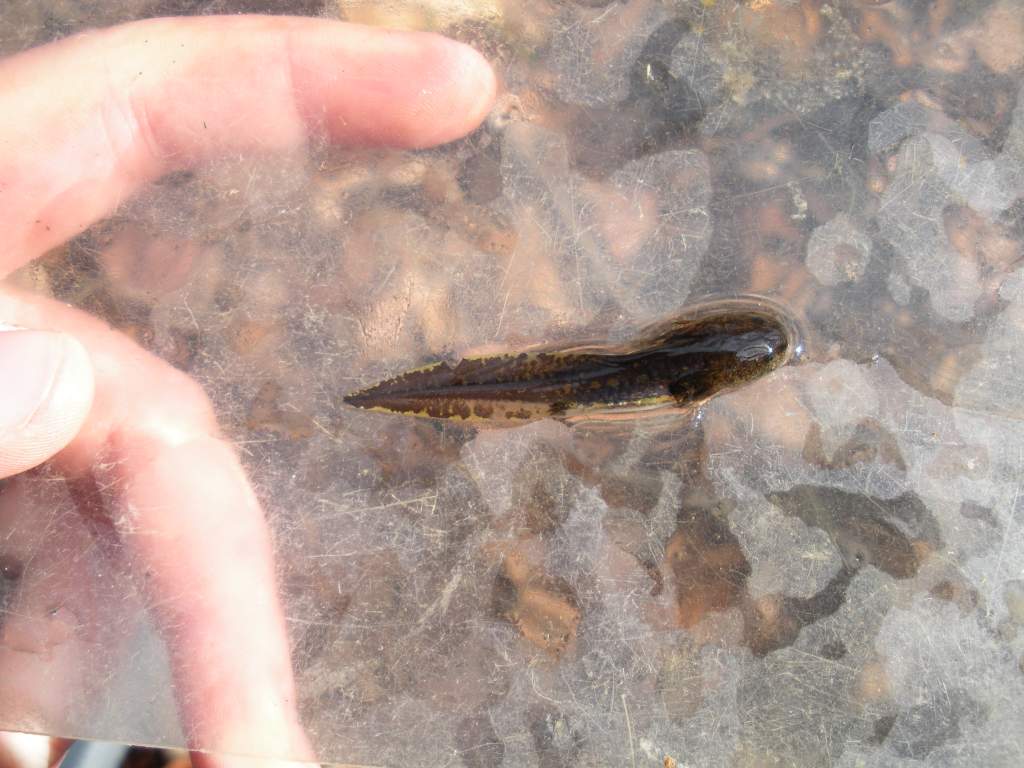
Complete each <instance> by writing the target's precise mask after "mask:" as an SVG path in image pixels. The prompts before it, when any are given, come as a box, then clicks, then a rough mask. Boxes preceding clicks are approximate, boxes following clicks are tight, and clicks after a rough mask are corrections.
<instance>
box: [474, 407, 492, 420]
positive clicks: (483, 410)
mask: <svg viewBox="0 0 1024 768" xmlns="http://www.w3.org/2000/svg"><path fill="white" fill-rule="evenodd" d="M473 412H474V413H475V414H476V415H477V416H479V417H480V418H481V419H489V418H491V416H493V415H494V406H493V405H488V404H486V403H477V404H476V405H474V406H473Z"/></svg>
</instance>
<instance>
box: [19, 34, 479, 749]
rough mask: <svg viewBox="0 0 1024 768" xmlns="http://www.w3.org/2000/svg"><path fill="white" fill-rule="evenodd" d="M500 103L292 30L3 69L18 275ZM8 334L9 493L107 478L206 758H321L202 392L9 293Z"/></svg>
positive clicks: (35, 53) (450, 65)
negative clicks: (195, 181)
mask: <svg viewBox="0 0 1024 768" xmlns="http://www.w3.org/2000/svg"><path fill="white" fill-rule="evenodd" d="M495 87H496V86H495V79H494V75H493V73H492V71H491V69H490V67H489V66H488V65H487V63H486V62H485V61H484V60H483V58H482V57H480V56H479V54H477V53H476V52H474V51H473V50H472V49H470V48H468V47H466V46H463V45H460V44H458V43H454V42H452V41H449V40H446V39H444V38H441V37H438V36H434V35H425V34H410V33H397V32H387V31H382V30H374V29H369V28H364V27H359V26H354V25H346V24H342V23H337V22H329V21H322V20H308V19H287V18H275V17H244V16H243V17H231V18H217V17H209V18H197V19H158V20H152V21H146V22H140V23H135V24H129V25H125V26H121V27H116V28H113V29H109V30H104V31H99V32H92V33H88V34H84V35H79V36H76V37H73V38H69V39H66V40H63V41H60V42H58V43H55V44H52V45H49V46H45V47H42V48H38V49H34V50H30V51H27V52H25V53H22V54H19V55H17V56H14V57H11V58H9V59H6V60H4V61H0V115H4V116H5V117H4V119H3V120H0V273H2V274H3V275H6V274H9V273H10V272H12V271H13V270H15V269H17V268H18V267H20V266H22V265H24V264H26V263H27V262H29V261H31V260H32V259H34V258H37V257H39V256H40V255H42V254H43V253H45V252H46V251H47V250H49V249H51V248H53V247H55V246H57V245H59V244H61V243H62V242H64V241H66V240H67V239H69V238H71V237H73V236H74V235H76V234H78V233H80V232H82V231H83V230H84V229H86V228H87V227H88V226H89V225H90V224H92V223H94V222H96V221H97V220H99V219H102V218H103V217H104V216H106V215H108V214H110V213H111V212H112V211H113V210H114V209H115V208H116V207H117V206H118V204H119V203H120V202H121V201H123V200H125V199H126V198H127V197H129V196H130V195H132V194H133V193H134V192H135V191H137V190H138V189H140V188H141V187H142V186H144V185H145V184H147V183H149V182H151V181H153V180H155V179H157V178H159V177H160V176H162V175H164V174H166V173H168V172H171V171H175V170H181V169H184V168H188V167H192V166H195V165H197V164H201V163H203V162H205V161H208V160H212V159H215V158H217V157H219V156H223V155H237V154H239V153H273V152H281V151H289V150H296V149H301V147H302V146H303V145H304V144H305V143H306V142H307V141H308V140H309V139H310V138H311V137H316V136H326V137H327V138H328V139H329V140H330V141H331V142H334V143H336V144H340V145H346V146H361V145H388V146H396V147H409V148H417V147H426V146H431V145H435V144H440V143H444V142H446V141H450V140H453V139H456V138H458V137H460V136H462V135H464V134H466V133H468V132H469V131H471V130H473V128H475V127H476V126H477V125H478V124H479V123H480V121H481V120H482V119H483V117H484V116H485V115H486V113H487V111H488V110H489V109H490V107H491V105H492V103H493V100H494V95H495ZM0 323H2V324H5V325H8V326H15V327H17V328H20V329H25V330H8V331H4V332H2V333H0V477H11V476H14V475H16V474H18V473H20V472H23V471H25V470H27V469H30V468H32V467H35V466H37V465H39V464H40V463H42V462H45V461H47V460H49V459H53V460H54V462H55V466H56V467H57V468H59V470H60V471H61V472H63V473H65V474H66V475H67V476H69V477H71V478H74V477H78V476H81V475H83V474H84V473H87V472H92V473H95V472H96V471H97V470H96V467H97V466H98V465H102V467H106V468H107V469H105V470H102V471H101V473H100V474H101V476H100V477H99V478H98V481H99V482H101V483H103V484H104V485H108V484H109V487H113V488H116V489H117V490H118V493H119V495H120V496H121V502H122V503H123V504H125V505H128V507H130V508H131V509H133V510H134V511H135V514H136V515H137V516H138V525H137V526H136V529H137V530H144V531H146V532H147V534H148V535H123V536H122V541H121V544H122V545H123V547H124V548H125V549H126V550H128V551H129V553H130V557H129V561H130V562H132V563H133V567H135V568H137V569H142V570H144V571H145V580H144V581H145V584H146V585H147V589H148V590H149V602H150V604H151V605H152V606H153V614H154V616H153V619H154V621H155V623H156V625H157V626H158V628H159V629H160V631H161V633H162V634H163V636H164V640H165V642H166V644H167V647H168V649H169V652H170V658H171V667H172V674H173V677H174V685H175V692H176V697H177V700H178V703H179V711H180V717H181V720H182V723H183V725H184V730H185V732H186V734H187V738H188V739H189V740H190V743H191V744H192V745H195V746H200V745H201V746H207V745H216V746H217V747H218V748H220V749H223V750H227V751H237V752H241V753H247V754H257V755H266V756H275V757H287V758H290V759H298V760H312V759H315V755H314V754H313V751H312V749H311V746H310V744H309V742H308V740H307V738H306V736H305V734H304V733H303V730H302V727H301V725H300V723H299V719H298V715H297V712H296V697H295V691H294V683H293V679H292V673H291V663H290V659H289V650H288V643H287V638H286V630H285V621H284V616H283V612H282V607H281V604H280V602H279V600H278V597H277V588H276V583H275V578H274V565H273V559H272V547H271V541H270V535H269V532H268V529H267V527H266V523H265V520H264V514H263V511H262V510H261V509H260V506H259V504H258V502H257V500H256V497H255V495H254V493H253V491H252V489H251V487H250V485H249V481H248V479H247V477H246V474H245V471H244V469H243V467H242V465H241V463H240V461H239V458H238V455H237V452H236V451H235V450H234V448H233V446H232V445H231V444H229V443H228V442H226V441H225V440H224V438H223V437H222V435H221V433H220V431H219V429H218V425H217V418H216V415H215V414H214V412H213V410H212V408H211V406H210V404H209V402H208V400H207V398H206V396H205V394H204V393H203V390H202V389H201V388H200V387H199V386H198V385H197V384H196V383H195V382H194V381H192V380H191V379H189V378H188V377H187V376H186V375H184V374H182V373H180V372H179V371H177V370H176V369H174V368H172V367H171V366H169V365H168V364H166V363H164V362H162V361H161V360H159V359H157V358H155V357H153V356H151V355H149V354H148V353H147V352H145V351H144V350H142V349H141V348H139V347H138V346H136V345H135V344H134V343H133V342H132V341H130V340H129V339H128V338H127V337H125V336H123V335H121V334H120V333H118V332H116V331H114V330H112V329H111V328H109V327H108V326H107V325H106V324H105V323H103V322H102V321H100V320H98V319H96V318H94V317H91V316H89V315H86V314H84V313H82V312H80V311H78V310H76V309H73V308H71V307H68V306H65V305H62V304H59V303H57V302H54V301H52V300H48V299H45V298H43V297H41V296H36V295H30V294H25V293H18V292H15V291H13V290H11V289H10V288H9V287H5V286H0ZM183 479H187V481H183ZM168 542H174V545H173V546H168ZM195 759H196V761H197V762H199V763H203V764H206V765H217V766H223V765H226V764H227V763H228V762H230V760H229V758H226V757H223V756H221V757H212V756H203V755H201V754H198V753H197V754H196V755H195Z"/></svg>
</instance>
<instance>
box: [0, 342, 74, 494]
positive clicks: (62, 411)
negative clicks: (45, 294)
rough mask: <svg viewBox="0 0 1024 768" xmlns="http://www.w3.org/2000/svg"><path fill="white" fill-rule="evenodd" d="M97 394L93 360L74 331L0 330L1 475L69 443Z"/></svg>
mask: <svg viewBox="0 0 1024 768" xmlns="http://www.w3.org/2000/svg"><path fill="white" fill-rule="evenodd" d="M0 328H2V326H0ZM92 394H93V373H92V363H91V361H90V360H89V355H88V354H87V353H86V351H85V349H84V348H83V347H82V345H81V344H79V343H78V342H77V341H76V340H75V339H73V338H72V337H71V336H68V335H67V334H64V333H53V332H50V331H21V330H2V331H0V478H3V477H9V476H10V475H14V474H17V473H18V472H23V471H25V470H26V469H31V468H32V467H34V466H36V465H37V464H41V463H42V462H44V461H46V460H47V459H48V458H50V457H51V456H53V455H54V454H55V453H57V452H58V451H60V450H61V449H62V448H63V447H64V446H65V445H67V444H68V443H69V442H70V441H71V439H72V438H74V436H75V435H76V434H78V430H79V429H81V427H82V423H83V422H84V421H85V417H86V416H87V415H88V413H89V408H90V406H91V405H92Z"/></svg>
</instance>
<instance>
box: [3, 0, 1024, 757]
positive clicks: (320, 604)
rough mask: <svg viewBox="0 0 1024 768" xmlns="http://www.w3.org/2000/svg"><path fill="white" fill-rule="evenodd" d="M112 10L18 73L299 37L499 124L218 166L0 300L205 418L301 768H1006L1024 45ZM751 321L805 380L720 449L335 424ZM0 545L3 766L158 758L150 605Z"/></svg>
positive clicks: (1021, 13)
mask: <svg viewBox="0 0 1024 768" xmlns="http://www.w3.org/2000/svg"><path fill="white" fill-rule="evenodd" d="M96 8H97V6H96V4H93V3H86V2H76V1H75V0H68V1H66V2H64V1H62V2H56V1H55V0H46V1H45V2H40V1H39V0H31V1H30V0H15V1H14V2H8V3H6V4H5V6H4V9H3V11H2V12H0V45H2V46H3V50H4V52H6V53H9V52H13V51H16V50H19V49H21V48H24V47H26V46H28V45H31V44H34V43H38V42H42V41H45V40H49V39H53V38H54V37H57V36H60V35H62V34H66V33H69V32H73V31H75V30H77V29H80V28H82V27H83V26H87V25H89V24H95V25H103V24H110V23H114V22H117V21H120V20H126V19H131V18H139V17H143V16H148V15H156V14H166V13H173V12H182V13H208V12H220V11H236V10H255V11H260V12H265V11H284V10H292V11H294V12H296V13H305V14H311V15H323V16H328V17H335V18H337V17H345V18H349V19H353V20H356V21H365V22H368V23H375V24H385V25H397V26H405V27H411V28H422V29H435V30H438V31H442V32H445V33H448V34H450V35H453V36H455V37H458V38H460V39H463V40H465V41H468V42H470V43H473V44H475V45H477V46H478V47H479V48H480V50H482V51H483V52H485V54H486V55H487V56H488V57H489V58H490V59H491V60H492V61H493V62H494V65H495V67H496V69H497V70H498V71H499V73H500V75H501V78H502V82H503V94H502V97H501V100H500V102H499V104H498V106H497V107H496V109H495V111H494V113H493V114H492V115H491V116H490V118H489V119H488V121H487V123H486V124H485V125H484V126H483V127H482V128H481V129H480V130H479V131H478V132H476V133H475V134H473V135H472V136H470V137H469V138H467V139H466V140H463V141H460V142H458V143H456V144H454V145H451V146H448V147H445V148H442V149H439V150H436V151H429V152H422V153H409V154H401V153H394V154H377V155H373V156H365V155H357V156H352V155H342V154H340V153H337V152H332V151H330V150H329V149H326V148H323V147H315V148H313V149H311V150H310V152H309V154H308V156H306V157H303V158H290V159H282V158H278V159H266V158H264V159H261V160H258V161H257V160H245V159H235V160H232V161H230V162H229V161H225V162H222V163H219V164H216V165H213V166H208V167H205V168H202V169H200V170H198V171H197V172H195V173H194V174H191V175H188V176H178V177H175V178H172V179H167V180H164V181H162V182H160V183H158V184H155V185H153V186H152V187H151V188H150V189H148V190H146V191H145V192H144V193H143V194H142V195H141V196H139V197H138V198H136V199H134V200H132V201H130V202H127V203H125V205H124V206H123V207H122V208H121V209H120V210H119V211H118V212H117V214H116V215H115V216H114V217H113V218H112V219H111V220H109V221H107V222H104V223H103V224H101V225H99V226H97V227H94V228H93V229H92V230H90V231H89V232H87V233H85V234H84V235H82V236H81V237H80V238H78V239H76V240H75V241H74V242H72V243H70V244H69V245H68V246H67V247H66V248H63V249H61V250H60V251H58V252H57V253H55V254H52V255H51V257H50V258H48V259H47V260H46V261H45V262H44V263H41V264H37V265H36V266H35V267H32V268H29V269H26V270H23V271H22V273H20V274H19V275H17V276H16V277H15V280H17V281H18V282H19V283H20V284H22V285H28V286H30V287H31V288H33V289H34V290H38V291H42V292H46V293H49V294H51V295H54V296H57V297H59V298H61V299H63V300H66V301H69V302H71V303H73V304H76V305H78V306H82V307H85V308H87V309H89V310H90V311H92V312H95V313H97V314H100V315H102V316H104V317H105V318H106V319H107V320H109V321H110V322H111V323H113V324H114V325H115V327H118V328H119V329H121V330H123V331H124V332H125V333H129V334H131V335H132V336H133V337H134V338H136V339H137V340H138V341H139V343H141V344H142V345H143V346H145V347H147V348H148V349H150V350H151V351H152V352H153V353H154V354H157V355H159V356H161V357H163V358H165V359H167V360H170V361H171V362H173V363H174V364H175V365H176V366H178V367H179V368H181V369H183V370H186V371H187V372H189V373H190V374H191V375H192V376H193V377H195V379H196V380H197V381H199V382H200V383H201V384H202V386H203V387H204V389H205V390H206V392H207V393H208V395H209V397H210V398H211V400H212V401H213V403H214V404H215V407H216V409H217V413H218V416H219V419H220V422H221V424H222V426H223V428H224V430H225V431H226V432H227V433H228V434H230V435H231V436H232V439H233V440H234V441H235V442H236V443H237V445H238V446H239V450H240V451H242V453H243V456H244V461H245V465H246V468H247V471H248V472H249V473H250V476H251V478H252V479H253V482H254V485H255V486H256V487H257V489H259V493H260V496H261V501H262V502H263V504H264V506H265V509H266V511H267V515H268V517H269V519H270V521H271V524H272V526H273V530H274V534H275V536H276V542H277V544H276V546H277V569H278V572H279V576H280V584H281V590H282V594H283V596H284V602H285V606H286V613H287V617H288V622H289V632H290V633H291V641H292V645H293V649H294V651H293V653H294V660H293V661H294V667H295V669H296V674H297V680H298V689H299V697H300V706H301V712H302V717H303V722H304V724H305V725H306V727H307V729H308V731H309V734H310V736H311V739H312V741H313V743H314V745H315V747H316V749H317V750H318V755H319V757H320V759H322V760H324V761H344V762H351V763H357V764H366V765H417V766H418V765H423V766H428V765H429V766H442V765H444V766H465V767H466V768H497V767H498V766H507V767H509V768H512V767H518V766H538V767H539V768H560V767H563V766H576V765H590V766H652V767H653V766H673V765H680V766H682V765H686V766H769V765H799V766H912V765H922V764H928V765H935V766H978V765H985V766H1016V765H1021V764H1024V707H1022V706H1021V705H1022V702H1024V513H1022V510H1021V508H1022V507H1024V497H1022V494H1021V493H1020V490H1021V478H1022V477H1024V421H1022V419H1024V383H1022V376H1021V372H1022V371H1024V269H1022V268H1021V266H1020V265H1021V263H1022V256H1024V246H1022V241H1024V197H1022V196H1024V90H1022V87H1024V74H1022V72H1024V53H1022V51H1024V4H1022V3H1021V2H1020V1H1019V0H997V1H995V2H989V1H988V0H979V2H975V3H960V4H957V3H942V2H939V3H931V4H923V3H916V2H909V1H906V2H904V1H902V0H892V2H888V3H877V2H874V0H835V1H834V2H828V1H826V2H816V1H815V0H806V1H804V2H797V0H793V2H788V1H784V0H756V2H755V1H753V0H752V1H750V2H742V3H740V2H734V0H717V2H716V1H715V0H705V2H703V3H686V2H655V1H654V0H628V1H624V2H609V1H608V0H605V2H601V1H600V0H590V1H589V2H583V1H582V0H581V1H580V2H568V1H563V2H554V1H553V0H552V2H536V3H528V4H524V3H519V2H510V1H505V0H439V1H438V2H436V3H431V2H423V3H413V2H409V3H405V2H396V3H369V2H357V1H355V0H341V2H339V3H320V2H312V3H310V2H298V3H295V4H289V3H287V2H281V3H248V4H247V3H243V2H232V1H231V0H217V1H216V2H201V1H192V2H184V0H182V2H177V3H176V2H163V1H161V2H157V1H156V0H153V1H152V2H146V1H144V0H140V1H138V2H119V3H109V4H103V10H102V11H98V10H97V9H96ZM171 252H173V253H179V254H187V256H188V259H190V264H191V266H190V267H189V268H187V269H185V270H182V271H180V273H173V274H168V273H167V272H164V273H155V272H154V271H153V270H152V269H151V267H152V264H153V261H152V260H153V259H157V260H158V259H159V258H162V255H163V254H167V253H171ZM140 254H141V255H140ZM146 254H150V256H149V257H147V255H146ZM147 258H150V261H148V262H147ZM738 291H749V292H757V293H761V294H764V295H768V296H771V297H773V298H775V299H777V300H779V301H781V302H783V303H785V304H786V305H787V306H789V307H791V308H792V310H793V312H794V313H796V314H797V315H798V316H799V317H800V319H801V321H802V322H803V323H804V325H805V327H806V330H807V351H808V358H809V359H808V362H806V363H804V364H802V365H797V366H791V367H787V368H786V369H784V370H782V371H780V372H778V373H776V374H774V375H772V376H771V377H769V378H767V379H765V380H762V381H759V382H757V383H755V384H754V385H752V386H750V387H749V388H746V389H742V390H740V391H737V392H735V393H733V394H729V395H727V396H724V397H722V398H720V399H719V400H717V401H715V402H713V403H712V404H711V405H710V406H709V407H707V408H706V409H705V412H704V413H703V417H702V418H701V419H696V418H693V415H689V416H682V417H680V418H679V419H677V420H675V421H673V422H670V423H663V422H658V423H655V424H648V425H642V426H637V427H635V428H633V427H629V426H626V427H621V428H616V429H591V428H587V427H579V426H577V427H573V428H569V427H566V426H564V425H561V424H557V423H554V422H542V423H538V424H534V425H531V426H528V427H524V428H520V429H511V430H502V431H479V432H476V431H474V430H472V429H464V428H459V427H456V426H437V425H434V424H432V423H429V422H422V421H416V420H408V419H403V418H396V417H391V416H387V415H383V414H375V413H365V412H359V411H356V410H354V409H348V408H346V407H344V405H343V404H342V403H341V400H340V397H341V395H343V394H345V393H347V392H349V391H352V390H353V389H357V388H359V387H361V386H365V385H368V384H370V383H372V382H374V381H376V380H378V379H380V378H383V377H385V376H388V375H393V374H395V373H398V372H400V371H402V370H404V369H406V368H409V367H412V366H415V365H420V364H423V363H425V362H429V361H433V360H437V359H441V358H443V359H457V358H458V357H459V356H460V355H461V354H463V353H467V352H470V351H473V350H483V349H487V350H496V349H503V348H508V347H511V346H515V345H520V344H525V343H533V342H537V341H562V340H571V339H573V338H577V337H582V338H587V339H590V338H607V339H619V338H624V337H625V336H627V335H628V334H629V333H631V332H632V331H633V330H635V328H637V327H638V326H639V325H642V324H644V323H646V322H648V321H651V320H654V319H659V318H661V317H664V316H665V315H668V314H671V313H672V312H673V310H674V309H675V308H678V307H680V306H682V305H683V304H684V303H685V302H686V301H687V299H688V298H695V297H700V296H703V295H705V294H709V293H716V292H738ZM0 501H2V503H0V520H2V525H3V526H4V529H3V535H2V536H0V560H2V563H3V570H2V575H0V606H2V608H3V612H2V614H0V618H2V621H3V623H4V624H6V625H7V628H6V631H5V632H3V633H2V634H0V639H2V642H0V691H2V692H0V701H2V707H0V725H2V726H4V727H8V728H22V729H27V730H39V731H45V732H49V733H56V734H79V735H91V736H97V737H105V738H120V739H127V740H134V741H138V742H146V743H162V744H180V743H181V742H182V733H181V728H180V726H179V724H178V721H177V719H176V714H175V706H174V702H173V698H172V691H171V684H170V681H169V678H168V673H167V663H166V651H165V649H164V647H163V645H162V641H161V640H160V638H159V636H158V635H157V634H156V633H155V632H154V631H153V629H152V627H151V626H150V623H149V621H148V619H147V609H146V601H145V599H144V598H143V597H142V596H141V594H140V593H139V592H138V591H136V590H135V588H134V587H132V586H131V584H132V582H131V580H130V579H126V578H124V577H123V574H120V573H118V572H117V570H116V567H115V566H114V565H112V564H111V562H112V561H110V560H109V559H104V558H103V557H102V556H101V554H102V553H100V552H99V551H98V548H97V547H96V546H95V545H94V543H93V541H92V538H91V537H90V534H89V530H88V528H87V527H86V525H85V523H84V522H83V521H82V520H80V519H79V518H78V517H77V516H76V514H75V513H74V511H73V509H72V506H71V504H70V502H69V498H68V494H67V491H66V490H65V489H64V486H63V485H62V483H61V482H60V478H59V477H54V476H52V475H47V474H46V473H45V472H44V473H42V474H41V475H37V476H35V477H33V478H29V479H23V480H21V481H19V482H18V483H11V484H8V485H7V486H6V487H5V489H4V494H3V496H2V497H0ZM16 619H17V620H18V621H20V622H21V624H20V625H19V626H21V627H22V631H21V632H20V633H16V632H14V630H13V629H12V627H13V626H14V625H15V623H17V622H16V621H15V620H16ZM26 623H27V625H28V626H30V627H31V628H32V631H31V632H26V631H24V626H26ZM26 669H31V670H33V672H32V673H31V674H33V675H35V676H36V677H35V678H33V679H32V680H31V681H28V682H26V681H25V680H24V679H23V677H24V675H25V674H27V673H25V671H24V670H26ZM15 670H21V672H20V673H19V674H20V675H21V677H19V676H18V675H16V674H15ZM12 681H13V682H12ZM15 683H17V684H20V685H23V686H24V685H27V684H30V685H32V686H34V690H35V692H36V693H35V695H34V696H33V698H32V701H31V704H29V700H28V699H26V698H25V697H19V696H17V695H15V694H14V693H12V690H15V687H14V686H15ZM62 685H66V686H70V688H71V689H73V691H74V694H73V695H71V694H69V693H68V691H67V690H66V689H64V688H62V687H61V686H62ZM69 702H70V703H69ZM203 746H206V747H208V748H211V749H216V748H217V746H218V745H217V744H206V745H203Z"/></svg>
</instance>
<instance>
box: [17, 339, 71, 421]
mask: <svg viewBox="0 0 1024 768" xmlns="http://www.w3.org/2000/svg"><path fill="white" fill-rule="evenodd" d="M67 351H68V345H67V341H66V339H65V337H64V336H63V334H59V333H51V332H49V331H19V330H11V331H6V330H5V331H4V332H2V333H0V381H2V382H3V393H2V396H0V433H3V432H10V431H16V430H20V429H22V428H24V427H25V426H26V425H28V424H29V422H31V421H32V417H33V416H35V414H36V413H37V412H38V411H39V409H40V408H41V407H42V406H43V405H44V404H45V403H46V402H47V401H48V400H49V398H50V393H51V392H52V391H53V384H54V382H55V381H56V380H57V374H58V373H59V371H60V368H61V365H62V364H63V362H64V358H65V356H66V354H67Z"/></svg>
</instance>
